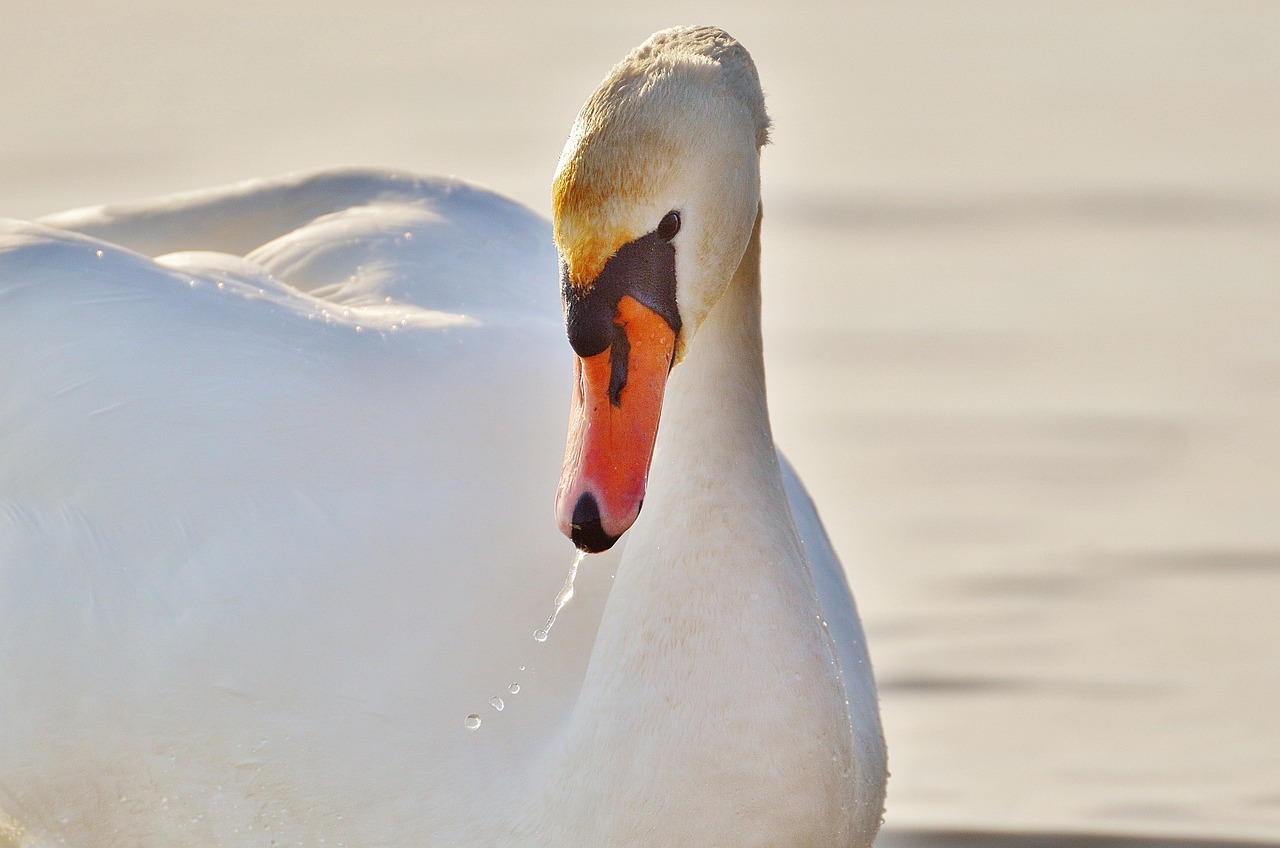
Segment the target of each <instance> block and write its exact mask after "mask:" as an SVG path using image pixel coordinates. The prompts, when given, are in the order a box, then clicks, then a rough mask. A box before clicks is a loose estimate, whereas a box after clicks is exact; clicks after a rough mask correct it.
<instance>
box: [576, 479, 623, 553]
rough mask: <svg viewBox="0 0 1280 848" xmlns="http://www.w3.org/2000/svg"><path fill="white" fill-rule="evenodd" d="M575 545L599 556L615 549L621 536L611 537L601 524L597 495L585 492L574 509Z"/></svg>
mask: <svg viewBox="0 0 1280 848" xmlns="http://www.w3.org/2000/svg"><path fill="white" fill-rule="evenodd" d="M571 538H572V539H573V543H574V544H575V545H577V546H578V548H579V549H580V550H583V551H586V552H587V553H589V554H598V553H600V552H601V551H607V550H609V549H610V548H612V547H613V545H614V543H615V542H617V541H618V539H620V538H621V537H620V536H610V535H609V534H608V533H606V532H604V527H602V526H601V524H600V506H599V504H597V503H596V498H595V495H593V494H591V493H590V492H583V493H582V497H580V498H578V502H577V503H576V504H574V507H573V534H572V536H571Z"/></svg>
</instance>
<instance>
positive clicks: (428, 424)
mask: <svg viewBox="0 0 1280 848" xmlns="http://www.w3.org/2000/svg"><path fill="white" fill-rule="evenodd" d="M767 127H768V118H767V117H766V114H765V111H764V105H763V97H762V95H761V91H760V86H759V82H758V80H757V77H756V71H755V68H754V65H753V64H752V62H751V59H750V57H749V56H748V54H747V53H746V51H745V50H744V49H743V48H742V47H741V46H740V45H738V44H737V43H736V42H735V41H733V40H732V39H731V38H730V37H729V36H728V35H727V34H725V33H724V32H722V31H720V30H717V29H712V28H679V29H672V30H666V31H664V32H660V33H657V34H655V35H654V36H652V37H651V38H650V39H649V40H648V41H646V42H645V43H644V44H643V45H641V46H640V47H639V48H637V49H636V50H635V51H633V52H632V53H631V54H630V55H628V56H627V57H626V58H625V59H624V60H623V61H622V62H621V63H620V64H619V65H618V66H616V67H615V68H614V69H613V70H612V72H611V73H610V74H609V76H608V77H607V78H606V79H605V80H604V82H603V83H602V84H601V86H600V88H599V89H598V90H597V91H596V92H595V94H593V95H592V97H591V98H590V99H589V100H588V102H587V104H586V106H584V108H583V110H582V112H581V113H580V114H579V116H578V118H577V121H576V122H575V124H574V126H573V130H572V133H571V135H570V137H569V140H568V143H567V145H566V147H565V150H564V153H563V155H562V157H561V160H560V164H559V167H558V169H557V173H556V177H555V182H554V189H553V199H554V213H555V215H554V234H553V233H552V232H551V231H550V230H549V229H548V227H547V225H546V224H545V223H543V222H542V221H540V220H539V219H537V218H536V217H535V216H533V215H532V214H531V213H528V212H526V211H525V210H523V209H521V208H519V207H517V206H515V205H514V204H512V203H510V202H507V201H505V200H502V199H501V198H498V197H496V196H494V195H492V194H489V193H487V192H485V191H482V190H480V189H477V188H474V187H470V186H468V185H465V184H463V183H459V182H456V181H450V180H441V179H416V178H408V177H403V176H398V175H394V174H387V173H379V172H371V171H330V172H322V173H319V174H311V175H305V176H302V177H292V178H286V179H282V180H274V181H258V182H252V183H245V184H242V185H239V186H233V187H230V188H226V189H216V190H212V191H206V192H197V193H192V194H187V195H179V196H176V197H171V198H165V199H161V200H153V201H147V202H143V203H140V204H134V205H131V206H123V207H115V208H98V209H89V210H81V211H77V212H71V213H66V214H63V215H59V216H54V217H52V218H49V219H46V220H45V221H44V222H43V223H41V224H25V223H20V222H7V223H5V224H4V225H3V226H2V227H0V734H2V736H3V739H2V744H0V846H3V848H14V846H19V845H21V846H28V845H31V846H35V845H51V844H67V845H81V846H104V845H125V844H128V845H139V846H152V845H154V846H179V845H188V846H208V845H263V846H265V845H285V844H299V845H318V844H321V843H326V842H327V844H330V845H334V844H346V845H353V846H354V845H385V846H410V845H414V846H417V845H460V846H491V845H512V846H517V845H520V846H544V845H557V846H579V845H580V846H600V845H612V846H624V845H635V846H640V845H644V846H673V845H680V846H712V845H734V846H743V845H761V846H764V845H778V846H781V845H786V846H834V845H843V846H869V845H870V844H871V841H872V839H873V837H874V835H875V832H876V830H877V828H878V826H879V822H880V815H881V810H882V803H883V793H884V782H885V763H884V747H883V743H882V738H881V733H880V725H879V717H878V712H877V705H876V694H875V684H874V681H873V678H872V675H871V670H870V665H869V662H868V659H867V653H866V648H865V645H864V642H863V637H862V632H861V627H860V625H859V622H858V618H857V614H856V612H855V610H854V607H853V604H852V600H851V598H850V596H849V592H848V587H847V585H846V583H845V580H844V577H843V573H842V571H841V568H840V564H839V562H838V561H837V559H836V557H835V554H834V553H833V551H832V550H831V547H830V545H829V544H828V542H827V538H826V535H825V532H824V531H823V529H822V526H821V524H820V523H819V521H818V518H817V515H816V513H815V511H814V508H813V505H812V503H811V502H810V501H809V499H808V496H807V495H806V494H805V492H804V490H803V487H802V486H801V485H800V482H799V481H798V479H797V478H796V476H795V474H794V472H792V471H791V469H790V468H789V466H787V464H786V463H785V461H784V460H782V459H781V458H780V457H779V455H778V454H777V452H776V450H775V448H774V445H773V440H772V436H771V433H770V428H769V419H768V412H767V408H766V403H765V391H764V373H763V363H762V356H761V334H760V321H759V308H760V301H759V252H760V220H761V219H760V213H759V209H760V190H759V150H760V147H761V145H762V144H763V143H764V142H765V140H766V133H767ZM553 235H554V246H553V238H552V236H553ZM557 248H558V255H559V257H560V262H559V265H558V266H557ZM558 269H559V270H558ZM557 274H559V275H560V277H561V280H562V292H563V298H564V305H563V313H562V311H561V309H562V307H561V304H560V303H558V302H557V299H556V293H555V286H554V282H553V281H554V280H555V279H556V277H557ZM566 319H567V322H568V335H569V341H570V345H566V344H565V343H564V342H565V339H564V334H565V323H564V321H565V320H566ZM673 362H675V363H676V364H675V365H674V367H671V365H672V363H673ZM669 369H670V378H669V381H668V380H667V377H668V370H669ZM571 373H576V381H575V384H574V387H573V391H572V413H571V418H570V427H569V439H568V442H567V447H566V450H565V452H564V454H563V459H564V461H563V464H562V465H560V452H559V444H564V442H563V441H562V438H563V432H564V424H563V421H564V419H563V407H562V406H561V401H562V399H563V397H564V394H565V388H566V384H567V380H568V375H569V374H571ZM664 382H665V383H666V386H665V390H664V386H663V384H664ZM663 407H665V408H663ZM659 413H660V414H661V428H660V429H659V428H658V418H659ZM655 433H656V441H655ZM558 465H560V467H561V471H560V486H559V490H558V493H557V498H556V510H555V516H554V518H553V516H552V515H550V514H549V512H548V510H547V496H548V494H549V493H550V487H551V486H552V484H553V481H554V480H555V478H556V473H557V470H556V469H557V466H558ZM642 502H643V504H644V510H643V513H642V514H641V512H640V507H641V503H642ZM633 522H634V527H631V529H630V531H629V532H628V533H627V537H626V539H625V542H624V543H623V544H620V545H618V546H617V548H615V549H614V550H613V551H611V552H609V553H608V554H605V555H603V556H601V557H594V558H592V559H589V560H588V561H587V562H586V564H585V565H584V571H594V572H600V571H601V570H608V571H614V570H615V569H616V580H614V583H613V586H612V588H611V590H610V594H609V597H608V601H607V605H606V607H605V609H604V612H603V615H602V617H601V618H600V619H599V621H598V628H596V622H595V621H594V620H588V621H586V622H583V621H578V623H577V624H574V623H573V622H571V621H570V622H566V623H564V624H562V625H560V629H559V630H557V632H556V633H555V635H554V638H552V639H550V640H549V641H548V642H547V643H546V644H544V645H537V646H534V645H533V643H532V640H531V639H530V638H529V635H530V633H531V632H532V626H533V625H535V624H536V623H537V622H539V621H541V620H542V619H543V618H544V617H545V613H546V611H547V607H548V605H549V601H550V594H551V593H554V589H555V586H556V585H558V582H559V578H560V576H561V575H562V574H563V570H564V568H565V566H566V564H567V560H568V555H567V553H566V552H567V551H569V550H570V546H569V545H565V544H564V540H563V537H561V536H559V534H558V533H557V532H556V526H555V525H556V524H557V523H558V524H559V526H560V529H561V530H562V531H564V532H565V533H568V534H569V535H570V536H571V537H572V538H573V539H574V541H575V543H576V544H577V545H578V546H579V547H582V548H584V549H591V550H598V549H604V548H607V547H610V546H611V545H613V543H614V542H615V541H616V540H617V539H618V537H619V536H622V534H623V533H624V532H626V531H627V529H628V527H629V526H630V525H632V523H633ZM619 551H620V553H619ZM609 558H612V559H609ZM575 627H576V631H575V630H574V628H575ZM529 650H536V651H537V652H538V653H537V655H536V663H537V665H538V668H536V669H535V668H534V667H533V664H534V663H533V662H530V667H529V669H528V670H527V671H525V670H524V669H521V670H520V671H519V672H518V673H517V671H516V659H515V657H517V655H520V656H523V654H522V653H521V652H527V651H529ZM518 674H519V675H523V677H522V679H523V681H524V690H523V691H522V692H521V694H518V695H515V694H512V695H508V699H509V701H510V704H509V706H508V708H507V710H506V711H505V712H501V713H499V712H497V711H496V709H495V710H486V711H485V712H484V719H483V721H484V723H483V725H482V726H480V727H479V728H478V729H475V730H470V729H467V726H468V725H474V722H473V721H469V722H464V720H463V719H464V716H466V715H467V713H469V712H470V711H472V710H473V709H475V708H476V707H477V706H479V705H483V704H484V699H485V698H486V697H487V696H488V695H489V694H490V693H491V692H493V691H499V690H498V687H499V686H502V685H505V684H506V683H507V681H508V680H514V679H515V678H516V677H517V675H518ZM515 688H516V687H515V686H514V685H513V686H512V687H511V690H514V689H515ZM495 701H497V699H496V698H495ZM497 705H499V706H500V705H501V702H497Z"/></svg>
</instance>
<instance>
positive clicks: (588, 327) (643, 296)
mask: <svg viewBox="0 0 1280 848" xmlns="http://www.w3.org/2000/svg"><path fill="white" fill-rule="evenodd" d="M663 220H664V221H665V220H666V219H663ZM560 293H561V297H562V298H563V300H564V318H565V328H566V329H567V330H568V332H569V344H570V345H572V346H573V350H574V352H575V353H577V354H578V356H581V357H582V358H583V359H586V358H587V357H590V356H595V355H596V354H598V353H600V352H601V351H603V350H604V349H605V348H607V347H609V345H611V344H612V343H613V340H614V336H615V331H614V325H613V318H614V315H615V314H616V313H617V311H618V301H619V300H621V299H622V298H623V296H624V295H630V296H631V297H633V298H635V299H636V300H638V301H639V302H640V303H643V304H644V305H645V306H647V307H649V308H650V309H652V310H653V311H654V312H656V313H657V314H658V315H660V316H662V318H663V319H664V320H665V321H666V322H667V324H668V326H670V327H671V329H672V330H673V331H675V333H676V335H677V336H679V335H680V310H679V309H678V308H677V307H676V249H675V246H674V245H672V244H671V243H670V242H668V241H666V240H664V239H663V238H662V237H661V236H660V235H659V234H658V232H657V231H655V232H652V233H649V234H648V235H645V236H641V237H640V238H638V239H636V240H635V241H631V242H628V243H626V244H624V245H623V246H622V247H620V248H619V249H618V252H617V253H615V254H614V255H613V256H611V257H610V258H609V261H608V262H606V263H605V265H604V268H603V269H602V270H601V271H600V275H599V276H598V277H596V279H595V281H594V282H593V283H592V285H591V286H590V287H579V286H575V285H572V284H571V283H570V282H569V271H568V268H567V267H566V266H565V265H564V264H563V263H561V266H560ZM625 379H626V378H625V375H624V377H623V382H625Z"/></svg>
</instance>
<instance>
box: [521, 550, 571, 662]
mask: <svg viewBox="0 0 1280 848" xmlns="http://www.w3.org/2000/svg"><path fill="white" fill-rule="evenodd" d="M586 555H587V552H586V551H583V550H578V551H575V552H574V556H573V562H572V563H570V565H569V573H568V574H567V575H565V578H564V585H563V586H561V587H560V594H558V595H556V608H555V609H553V610H552V611H551V616H550V617H549V618H548V619H547V623H546V626H544V627H543V628H542V629H541V630H537V631H534V634H533V638H534V639H536V640H537V641H539V642H545V641H547V637H548V636H550V635H551V628H552V627H553V626H554V625H555V623H556V616H558V615H559V614H560V610H562V609H564V606H565V604H567V603H569V601H570V600H572V599H573V581H574V579H575V578H576V577H577V576H578V566H579V565H581V564H582V560H583V558H584V557H585V556H586ZM523 670H524V669H521V671H523Z"/></svg>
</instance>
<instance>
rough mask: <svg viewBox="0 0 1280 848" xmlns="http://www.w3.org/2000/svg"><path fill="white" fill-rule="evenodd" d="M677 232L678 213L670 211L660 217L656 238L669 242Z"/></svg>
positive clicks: (678, 227)
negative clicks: (660, 221)
mask: <svg viewBox="0 0 1280 848" xmlns="http://www.w3.org/2000/svg"><path fill="white" fill-rule="evenodd" d="M678 232H680V213H679V212H677V211H675V210H674V209H672V210H671V211H670V212H668V213H667V214H666V215H663V216H662V223H660V224H658V238H660V239H662V240H663V241H671V240H672V239H673V238H675V237H676V233H678Z"/></svg>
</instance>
